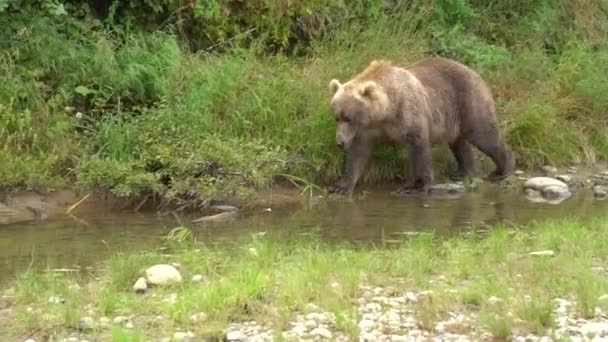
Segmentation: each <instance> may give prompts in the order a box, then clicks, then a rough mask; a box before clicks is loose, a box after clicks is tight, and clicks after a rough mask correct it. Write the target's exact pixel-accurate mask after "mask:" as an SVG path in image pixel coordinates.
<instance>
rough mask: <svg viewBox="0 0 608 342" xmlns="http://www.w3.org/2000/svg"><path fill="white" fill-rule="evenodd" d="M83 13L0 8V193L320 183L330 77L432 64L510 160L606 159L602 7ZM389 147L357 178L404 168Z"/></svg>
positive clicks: (190, 5)
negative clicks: (470, 73) (476, 103)
mask: <svg viewBox="0 0 608 342" xmlns="http://www.w3.org/2000/svg"><path fill="white" fill-rule="evenodd" d="M92 3H94V4H95V6H94V8H95V10H92V9H90V8H89V7H88V5H86V4H82V3H81V2H79V1H56V0H35V1H18V0H13V1H7V0H4V1H0V33H1V36H2V37H3V38H2V40H1V41H0V45H1V46H2V52H1V53H0V164H1V165H2V167H1V168H0V186H1V187H4V188H7V189H16V188H23V187H26V188H54V187H58V186H65V185H72V184H78V185H79V186H82V187H84V188H94V189H101V190H108V191H112V192H113V193H115V194H117V195H121V196H135V197H137V196H144V195H155V196H158V197H160V198H161V199H163V200H164V201H165V202H166V203H172V204H178V205H181V206H186V205H200V204H205V203H208V202H209V201H210V200H212V199H215V198H218V197H221V196H226V195H234V194H236V195H244V194H247V193H250V192H251V190H255V189H257V188H259V187H267V186H269V185H271V184H273V183H274V182H277V181H280V180H281V179H284V178H285V176H282V175H289V176H290V177H292V178H290V179H303V180H306V182H315V183H327V182H330V181H333V180H335V179H336V178H337V177H338V175H339V173H340V171H341V164H342V155H341V153H340V152H339V151H338V150H337V149H336V148H335V147H334V144H333V140H334V139H333V136H334V127H333V126H334V124H333V120H332V118H331V116H330V115H329V108H328V105H327V103H328V95H327V90H326V89H327V82H328V80H329V79H330V78H333V77H337V78H340V79H347V78H349V77H350V76H352V75H353V74H355V73H356V72H358V71H359V70H361V69H362V68H363V67H364V66H365V65H367V63H369V61H370V60H372V59H376V58H389V59H393V60H395V61H397V62H399V63H402V64H408V63H412V62H414V61H416V60H418V59H420V58H423V57H425V56H429V55H442V56H445V57H452V58H455V59H458V60H460V61H462V62H465V63H467V64H469V65H471V66H472V67H474V68H476V69H477V70H479V72H480V73H482V75H483V76H484V77H485V78H486V79H487V80H488V81H489V83H490V84H491V86H492V88H493V91H494V93H495V95H496V97H497V102H498V115H499V119H500V123H501V129H502V130H503V131H504V133H505V135H506V137H507V138H508V141H509V143H510V144H512V145H513V147H514V149H515V150H516V152H517V153H518V156H519V159H518V162H519V164H520V166H521V167H526V166H527V167H532V166H537V165H540V164H544V163H553V164H563V163H569V162H593V161H595V160H597V159H606V157H608V134H607V132H608V131H607V127H606V126H607V121H606V117H607V116H606V114H607V113H606V108H608V83H607V82H606V78H605V75H607V74H608V63H607V62H608V43H607V42H608V39H607V38H608V37H607V35H608V19H606V18H607V17H608V16H606V11H607V10H608V4H607V3H606V2H605V1H602V0H557V1H553V0H530V1H477V0H459V1H444V0H435V1H419V0H400V1H390V2H389V1H370V0H357V1H350V2H348V3H349V4H348V5H346V4H345V3H342V2H335V3H334V2H332V3H329V2H323V1H317V0H306V1H296V2H288V1H268V0H255V1H247V2H241V1H231V0H212V1H194V0H191V1H171V0H155V1H143V0H129V1H115V2H113V3H111V2H108V1H93V2H92ZM104 4H105V6H104ZM108 4H109V5H108ZM99 15H101V16H99ZM437 150H438V152H436V154H437V155H438V156H446V158H444V159H447V158H451V157H449V154H447V153H445V152H446V151H447V149H445V148H443V147H442V148H438V149H437ZM395 155H396V154H395V148H393V147H386V148H382V149H380V150H379V151H377V153H376V154H375V157H374V158H375V160H376V161H380V162H378V163H372V164H371V165H370V169H369V172H368V174H367V177H366V180H367V181H378V180H383V179H392V178H393V177H394V176H395V175H397V174H399V173H400V172H402V170H403V168H402V163H403V162H404V158H405V155H404V153H399V154H398V157H397V158H396V157H395Z"/></svg>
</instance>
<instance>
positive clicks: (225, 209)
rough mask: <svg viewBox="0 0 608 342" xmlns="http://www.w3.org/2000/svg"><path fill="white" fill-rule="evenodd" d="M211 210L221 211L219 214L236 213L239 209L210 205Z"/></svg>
mask: <svg viewBox="0 0 608 342" xmlns="http://www.w3.org/2000/svg"><path fill="white" fill-rule="evenodd" d="M211 209H215V210H217V211H221V212H226V211H238V210H239V208H237V207H233V206H231V205H223V204H218V205H212V206H211Z"/></svg>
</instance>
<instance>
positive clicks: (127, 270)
mask: <svg viewBox="0 0 608 342" xmlns="http://www.w3.org/2000/svg"><path fill="white" fill-rule="evenodd" d="M607 228H608V226H607V223H606V220H605V218H603V217H599V218H596V219H595V220H591V221H588V222H587V221H585V222H584V221H581V220H578V219H563V220H557V221H547V222H542V223H535V224H530V225H527V226H520V227H516V228H513V229H511V228H505V227H502V226H497V227H493V228H492V229H491V230H490V231H489V232H488V233H487V236H483V237H481V238H480V236H479V235H473V234H469V235H460V236H451V237H447V238H446V237H444V238H440V237H439V236H434V235H432V234H423V235H419V236H413V237H408V238H404V240H402V241H401V243H400V244H395V245H394V247H392V248H382V249H377V248H374V247H372V246H370V245H354V244H335V243H334V244H332V243H329V242H323V241H321V240H320V239H317V238H315V237H314V236H312V237H307V238H302V237H301V236H298V237H295V238H292V239H290V238H289V237H287V238H286V237H285V236H278V235H272V233H268V234H266V235H263V234H256V235H254V236H252V237H243V238H242V239H241V241H236V242H230V243H224V244H215V245H205V244H203V243H201V242H198V241H196V240H195V238H194V237H195V236H196V235H195V234H193V233H192V232H191V231H190V230H189V229H188V228H186V227H179V228H176V229H175V230H173V231H172V232H171V233H170V234H169V235H168V236H167V240H166V246H164V247H165V248H164V249H163V251H162V252H154V251H148V252H126V253H124V254H118V255H115V256H113V257H111V258H110V259H109V260H106V261H105V262H103V263H102V265H101V266H100V268H99V270H97V271H95V273H94V274H93V275H92V276H87V277H86V278H83V277H82V276H80V275H79V274H77V273H73V274H69V273H67V274H57V273H55V272H52V271H48V272H36V271H34V270H30V271H27V272H24V273H22V274H21V275H20V276H18V278H17V279H16V280H15V281H14V282H12V283H10V284H8V285H7V287H8V286H10V287H11V289H8V290H6V291H4V293H3V294H4V296H3V298H4V300H5V302H6V305H7V306H8V307H9V308H11V310H10V311H8V312H9V315H5V316H3V317H2V318H0V323H2V325H3V326H5V327H7V328H8V330H5V331H4V332H2V333H0V336H2V337H4V338H5V339H10V340H14V339H15V336H22V337H24V336H27V337H34V338H36V337H38V335H40V334H44V336H46V337H49V338H58V339H60V338H67V337H69V336H70V335H74V334H76V333H77V331H76V322H77V321H78V319H79V318H80V317H83V316H89V317H92V319H93V320H94V321H95V322H101V321H102V319H101V318H102V317H106V320H107V321H109V325H107V326H105V327H104V326H101V325H99V326H97V327H96V329H94V330H92V331H89V332H85V334H88V335H90V336H92V337H94V338H100V339H103V340H108V339H110V335H111V336H112V339H113V340H122V339H121V337H120V336H123V334H126V335H128V336H133V338H134V337H135V336H137V337H138V338H139V339H141V340H148V339H155V340H158V339H162V338H165V337H171V336H172V335H173V332H174V331H176V330H180V329H181V330H183V331H185V330H189V331H192V332H194V333H195V334H196V336H197V338H204V337H211V338H213V337H215V338H221V337H222V336H223V334H224V328H225V327H226V326H227V324H228V323H230V322H235V321H236V322H240V321H248V320H251V319H255V320H258V322H259V323H262V324H264V325H266V326H267V327H269V328H272V329H274V330H275V331H276V332H280V331H282V330H283V329H287V328H289V322H291V320H293V319H294V316H295V314H296V313H301V312H307V311H308V310H310V306H311V305H310V304H311V303H312V304H314V305H316V306H317V307H319V308H320V309H322V310H324V311H327V312H332V313H334V314H335V316H336V321H337V327H338V328H337V329H339V330H341V331H343V332H344V333H345V334H347V335H349V336H351V337H352V338H351V339H355V338H354V337H355V336H357V335H358V333H359V330H358V326H357V323H358V321H357V320H356V319H357V318H358V316H357V299H358V298H360V297H365V296H366V294H365V292H366V291H369V290H368V289H366V288H365V287H364V286H371V288H372V289H373V288H375V287H382V288H384V289H392V291H393V292H394V293H395V294H399V295H401V294H403V293H405V292H407V291H410V290H411V291H423V290H424V291H428V290H430V291H432V300H421V301H419V302H418V303H417V304H416V305H417V306H416V308H415V310H413V311H412V312H414V313H415V314H416V319H417V321H418V322H419V325H420V326H421V329H429V330H433V329H434V327H435V324H436V323H438V322H439V321H441V320H444V319H446V318H447V317H449V316H450V313H463V314H465V315H472V316H471V317H479V319H475V320H474V324H476V325H477V328H482V329H484V330H485V331H488V332H490V333H491V334H492V335H494V337H496V338H497V339H501V338H502V339H508V337H510V336H511V335H512V334H514V333H517V334H520V335H523V336H525V335H526V334H527V333H529V332H531V333H536V334H539V335H542V334H550V332H549V331H550V329H553V328H555V327H554V325H555V303H554V300H555V299H556V298H561V299H565V300H568V301H571V302H573V303H576V306H575V307H574V306H573V307H572V310H575V312H576V314H577V315H580V316H581V317H593V316H594V315H595V310H596V308H598V307H599V308H602V309H604V310H605V309H608V306H606V301H605V300H603V299H600V297H602V295H604V294H606V292H607V291H608V279H607V278H606V277H605V276H604V275H603V274H602V272H604V271H605V270H606V267H608V245H607V244H606V243H605V241H606V239H607V238H608V229H607ZM547 249H549V250H552V251H554V252H555V255H554V256H540V257H539V256H533V255H530V254H529V253H530V252H533V251H538V250H547ZM481 256H483V257H481ZM156 263H178V264H179V265H181V266H179V267H180V269H181V273H182V276H183V278H184V281H183V283H181V284H179V285H174V286H169V287H162V286H161V287H154V288H150V289H148V292H147V293H146V294H145V295H139V294H135V293H133V290H132V288H131V287H132V285H133V283H134V282H135V280H136V279H138V277H140V276H142V274H143V272H144V270H145V269H146V268H147V267H149V266H151V265H153V264H156ZM602 270H603V271H602ZM193 275H202V276H203V279H204V281H203V283H202V284H201V283H198V282H194V281H191V280H190V279H192V277H193ZM329 284H331V286H328V285H329ZM387 291H388V290H387ZM368 296H370V298H371V296H372V295H371V294H370V295H368ZM49 298H60V299H63V300H64V302H62V303H57V300H51V301H49ZM171 298H173V299H171ZM491 298H494V301H492V300H490V299H491ZM201 313H202V314H201ZM193 315H199V316H200V317H205V318H204V322H196V321H194V320H193V319H192V318H191V317H192V316H193ZM117 316H123V317H130V319H131V320H132V321H133V324H134V327H133V328H131V329H126V330H123V329H122V327H121V325H120V324H119V323H112V321H113V320H114V318H115V317H117ZM158 317H160V319H159V318H158ZM353 320H354V321H353ZM461 328H462V329H465V330H464V331H462V332H464V333H467V331H468V330H467V329H469V328H466V327H461ZM128 340H132V339H128Z"/></svg>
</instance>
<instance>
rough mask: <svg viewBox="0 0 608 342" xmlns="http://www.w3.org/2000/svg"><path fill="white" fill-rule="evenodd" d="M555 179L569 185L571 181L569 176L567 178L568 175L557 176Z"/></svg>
mask: <svg viewBox="0 0 608 342" xmlns="http://www.w3.org/2000/svg"><path fill="white" fill-rule="evenodd" d="M555 179H557V180H560V181H562V182H564V183H566V184H567V183H570V181H572V178H571V177H570V176H568V175H557V176H556V177H555Z"/></svg>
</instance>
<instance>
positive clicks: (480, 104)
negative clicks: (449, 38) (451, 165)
mask: <svg viewBox="0 0 608 342" xmlns="http://www.w3.org/2000/svg"><path fill="white" fill-rule="evenodd" d="M329 89H330V93H331V109H332V112H333V113H334V115H335V118H336V122H337V132H336V143H337V145H338V146H339V147H341V148H343V149H344V150H345V151H346V170H345V172H344V175H343V178H342V179H341V180H340V181H339V182H338V183H337V184H336V185H334V187H333V188H332V189H331V191H332V192H339V193H348V194H350V193H352V191H353V189H354V188H355V185H356V184H357V181H358V180H359V178H360V176H361V174H362V172H363V170H364V169H365V167H366V164H367V161H368V159H369V156H370V153H371V149H372V147H373V145H374V143H377V142H381V141H383V140H388V141H392V142H395V143H406V144H408V145H409V146H410V151H411V153H410V160H411V163H412V166H413V172H414V182H413V184H412V185H411V186H408V187H405V188H404V189H403V190H402V191H404V192H409V191H412V190H416V191H424V192H425V193H426V192H427V191H428V187H429V186H430V185H431V183H432V179H433V176H432V161H431V146H432V145H434V144H448V145H449V147H450V150H451V151H452V153H453V154H454V156H455V157H456V160H457V162H458V166H459V171H460V174H461V175H472V174H473V173H474V172H475V169H476V167H475V161H474V157H473V151H472V150H471V146H470V145H469V144H471V145H473V146H475V147H477V148H478V149H479V150H480V151H482V152H483V153H484V154H486V155H487V156H488V157H490V158H491V159H492V161H493V162H494V164H495V165H496V170H494V172H492V173H491V174H490V176H489V178H490V180H493V181H496V180H501V179H503V178H505V177H506V176H507V175H508V174H509V172H510V171H511V170H512V168H513V163H514V158H513V153H512V152H511V150H510V148H509V147H508V146H507V145H506V144H505V142H504V141H503V139H502V138H501V136H500V133H499V130H498V128H497V126H496V118H495V109H494V100H493V99H492V94H491V92H490V89H489V87H488V86H487V85H486V83H485V82H484V80H483V79H482V78H481V77H480V76H479V75H478V74H477V73H476V72H475V71H473V70H472V69H470V68H469V67H467V66H465V65H463V64H461V63H459V62H456V61H453V60H450V59H446V58H440V57H434V58H429V59H426V60H423V61H421V62H418V63H416V64H414V65H411V66H409V67H407V68H401V67H398V66H395V65H393V64H392V63H390V62H388V61H383V60H379V61H373V62H372V63H371V64H370V65H369V66H368V67H367V69H365V70H364V71H363V72H362V73H360V74H359V75H357V76H355V77H354V78H353V79H352V80H350V81H348V82H346V83H344V84H341V83H340V82H339V81H338V80H335V79H334V80H331V82H330V83H329Z"/></svg>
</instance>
